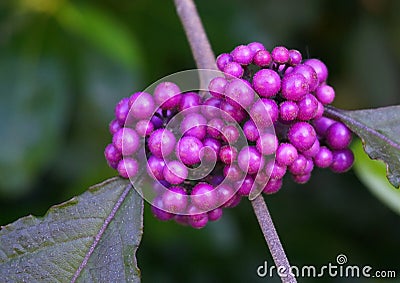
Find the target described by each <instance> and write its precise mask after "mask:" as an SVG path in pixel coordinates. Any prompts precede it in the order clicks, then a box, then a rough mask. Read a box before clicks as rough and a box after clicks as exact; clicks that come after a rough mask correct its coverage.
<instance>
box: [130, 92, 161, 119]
mask: <svg viewBox="0 0 400 283" xmlns="http://www.w3.org/2000/svg"><path fill="white" fill-rule="evenodd" d="M129 108H130V113H129V115H131V116H132V117H134V118H135V119H138V120H140V119H147V118H149V117H150V116H151V115H152V114H153V112H154V110H155V104H154V99H153V96H152V95H151V94H149V93H147V92H139V93H136V94H134V95H132V96H131V97H130V99H129Z"/></svg>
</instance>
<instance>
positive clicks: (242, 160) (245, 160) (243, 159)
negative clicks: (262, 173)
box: [238, 146, 264, 174]
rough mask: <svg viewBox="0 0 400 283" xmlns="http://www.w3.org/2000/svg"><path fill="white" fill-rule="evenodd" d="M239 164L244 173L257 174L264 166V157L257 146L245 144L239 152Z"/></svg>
mask: <svg viewBox="0 0 400 283" xmlns="http://www.w3.org/2000/svg"><path fill="white" fill-rule="evenodd" d="M238 165H239V167H240V169H242V171H243V172H244V173H248V174H255V173H257V172H258V171H259V170H261V169H262V168H263V167H264V158H263V157H262V156H261V154H260V152H258V150H257V149H256V147H255V146H245V147H243V148H242V149H241V150H240V152H239V155H238Z"/></svg>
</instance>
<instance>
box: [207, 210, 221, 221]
mask: <svg viewBox="0 0 400 283" xmlns="http://www.w3.org/2000/svg"><path fill="white" fill-rule="evenodd" d="M222 214H223V210H222V208H221V207H218V208H215V209H213V210H211V211H209V212H208V213H207V215H208V220H209V221H217V220H219V219H220V218H221V217H222Z"/></svg>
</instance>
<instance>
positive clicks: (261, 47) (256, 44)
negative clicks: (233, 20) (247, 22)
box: [247, 42, 265, 56]
mask: <svg viewBox="0 0 400 283" xmlns="http://www.w3.org/2000/svg"><path fill="white" fill-rule="evenodd" d="M247 46H248V47H249V48H250V51H251V54H252V56H254V55H255V54H256V53H257V52H258V51H261V50H265V47H264V45H263V44H262V43H260V42H251V43H249V44H247Z"/></svg>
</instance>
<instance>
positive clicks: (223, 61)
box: [217, 53, 233, 71]
mask: <svg viewBox="0 0 400 283" xmlns="http://www.w3.org/2000/svg"><path fill="white" fill-rule="evenodd" d="M232 61H233V58H232V56H231V55H230V54H228V53H222V54H221V55H219V56H218V57H217V67H218V69H219V70H221V71H223V70H224V68H225V66H226V65H227V64H228V63H230V62H232Z"/></svg>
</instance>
